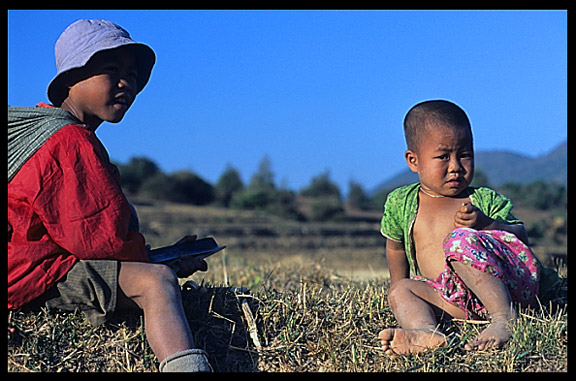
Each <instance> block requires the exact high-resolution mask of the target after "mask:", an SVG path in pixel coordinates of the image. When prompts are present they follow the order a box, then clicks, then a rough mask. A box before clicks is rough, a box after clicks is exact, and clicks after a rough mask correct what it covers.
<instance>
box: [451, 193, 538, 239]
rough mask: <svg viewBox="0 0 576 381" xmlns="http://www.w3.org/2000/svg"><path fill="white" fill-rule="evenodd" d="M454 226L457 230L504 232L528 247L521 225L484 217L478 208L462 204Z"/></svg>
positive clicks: (455, 217) (525, 234)
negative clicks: (470, 229) (471, 229)
mask: <svg viewBox="0 0 576 381" xmlns="http://www.w3.org/2000/svg"><path fill="white" fill-rule="evenodd" d="M454 226H455V227H457V228H473V229H476V230H504V231H507V232H509V233H512V234H514V235H515V236H516V237H518V239H519V240H520V241H522V242H524V243H525V244H526V245H528V234H527V233H526V229H524V225H522V224H506V223H503V222H499V221H496V220H494V219H492V218H490V217H488V216H486V215H485V214H484V213H483V212H482V211H481V210H480V209H479V208H478V207H476V206H474V205H472V204H469V203H467V202H465V203H463V204H462V206H461V207H460V210H459V211H458V212H456V215H455V216H454Z"/></svg>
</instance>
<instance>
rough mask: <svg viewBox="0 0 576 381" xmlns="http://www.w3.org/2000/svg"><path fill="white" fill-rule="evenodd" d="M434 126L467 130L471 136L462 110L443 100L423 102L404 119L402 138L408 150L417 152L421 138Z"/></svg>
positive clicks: (470, 128) (467, 121) (469, 127)
mask: <svg viewBox="0 0 576 381" xmlns="http://www.w3.org/2000/svg"><path fill="white" fill-rule="evenodd" d="M434 125H444V126H448V127H452V128H462V129H467V130H468V131H469V132H470V136H472V127H471V126H470V121H469V120H468V116H467V115H466V113H465V112H464V110H462V108H460V107H459V106H457V105H456V104H454V103H452V102H449V101H445V100H431V101H424V102H421V103H418V104H417V105H415V106H414V107H412V108H411V109H410V111H408V113H407V114H406V116H405V117H404V137H405V139H406V145H407V147H408V149H409V150H412V151H417V150H418V148H419V146H420V141H421V139H422V136H423V135H424V133H425V132H426V130H427V129H428V128H430V127H431V126H434Z"/></svg>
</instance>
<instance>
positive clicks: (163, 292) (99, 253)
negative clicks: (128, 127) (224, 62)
mask: <svg viewBox="0 0 576 381" xmlns="http://www.w3.org/2000/svg"><path fill="white" fill-rule="evenodd" d="M55 54H56V64H57V68H58V74H57V75H56V77H55V78H54V79H53V80H52V82H51V83H50V85H49V87H48V98H49V99H50V101H51V102H52V104H53V105H54V106H56V107H51V106H48V105H46V104H40V105H39V106H41V107H35V108H9V150H8V162H9V173H8V180H9V184H8V225H9V229H8V230H9V242H8V308H9V309H20V308H35V307H38V306H47V307H49V308H59V309H63V310H74V309H80V310H82V311H84V313H85V315H86V317H87V318H88V319H89V320H90V322H91V323H93V324H101V323H103V322H105V321H107V320H108V319H109V318H110V316H111V315H112V313H113V312H114V311H116V310H124V309H134V308H140V309H142V310H143V313H144V320H145V330H146V336H147V339H148V341H149V343H150V346H151V348H152V350H153V351H154V353H155V354H156V356H157V357H158V360H159V361H160V362H161V363H160V370H161V371H165V372H174V371H176V372H178V371H210V370H211V368H210V365H209V363H208V361H207V357H206V353H205V352H204V351H202V350H200V349H195V347H194V342H193V338H192V333H191V331H190V327H189V325H188V322H187V320H186V316H185V313H184V309H183V306H182V301H181V294H180V287H179V284H178V278H177V275H176V273H178V274H179V275H180V276H182V277H187V276H189V275H191V274H192V273H193V272H195V271H197V270H206V268H207V265H206V262H204V261H198V260H194V259H192V260H190V259H188V260H184V259H182V260H181V261H180V262H179V263H178V264H176V265H175V266H174V268H171V267H168V266H166V265H160V264H151V263H148V262H149V261H148V257H147V251H146V247H145V241H144V237H143V236H142V235H141V234H140V233H138V231H137V229H138V228H137V226H138V224H137V217H136V215H135V211H134V210H133V208H132V207H131V206H130V204H129V203H128V201H127V199H126V197H125V196H124V194H123V193H122V190H121V188H120V181H119V176H118V171H117V168H116V167H115V166H113V165H112V164H111V163H110V161H109V158H108V155H107V153H106V150H105V148H104V146H103V145H102V144H101V143H100V141H99V140H98V138H97V137H96V135H95V131H96V129H97V128H98V127H99V126H100V124H101V123H102V122H111V123H117V122H120V121H121V120H122V118H123V117H124V115H125V113H126V111H128V109H129V108H130V106H131V105H132V103H133V102H134V99H135V97H136V95H137V94H138V93H139V92H140V91H141V90H142V89H143V88H144V86H145V85H146V83H147V82H148V79H149V76H150V73H151V70H152V67H153V65H154V63H155V54H154V52H153V51H152V49H150V48H149V47H148V46H147V45H144V44H141V43H136V42H135V41H133V40H132V39H131V37H130V35H129V34H128V32H126V31H125V30H124V29H122V28H121V27H119V26H118V25H116V24H113V23H111V22H109V21H106V20H79V21H77V22H75V23H73V24H72V25H70V26H69V27H68V28H67V29H66V30H65V31H64V32H63V33H62V35H61V36H60V38H59V39H58V41H57V42H56V46H55ZM185 239H186V238H185Z"/></svg>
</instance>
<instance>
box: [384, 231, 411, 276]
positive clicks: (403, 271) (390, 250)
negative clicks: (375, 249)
mask: <svg viewBox="0 0 576 381" xmlns="http://www.w3.org/2000/svg"><path fill="white" fill-rule="evenodd" d="M386 261H387V262H388V270H389V271H390V281H391V283H394V282H396V281H398V280H400V279H404V278H408V276H409V275H410V268H409V267H408V260H407V259H406V252H405V251H404V243H403V242H398V241H394V240H391V239H386Z"/></svg>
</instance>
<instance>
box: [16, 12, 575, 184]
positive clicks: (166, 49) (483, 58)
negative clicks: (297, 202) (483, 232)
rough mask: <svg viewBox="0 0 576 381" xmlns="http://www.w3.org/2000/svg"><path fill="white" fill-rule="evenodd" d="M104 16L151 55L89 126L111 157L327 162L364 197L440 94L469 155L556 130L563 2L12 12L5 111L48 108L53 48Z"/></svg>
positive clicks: (561, 125) (563, 101) (220, 166)
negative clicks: (132, 91)
mask: <svg viewBox="0 0 576 381" xmlns="http://www.w3.org/2000/svg"><path fill="white" fill-rule="evenodd" d="M80 18H104V19H108V20H111V21H113V22H116V23H117V24H119V25H121V26H123V27H124V28H125V29H127V30H128V31H129V32H130V34H131V35H132V37H133V38H134V39H135V40H137V41H141V42H145V43H147V44H148V45H150V46H151V47H152V48H153V49H154V50H155V52H156V55H157V63H156V66H155V67H154V69H153V72H152V76H151V79H150V82H149V84H148V85H147V87H146V88H145V89H144V91H143V92H142V93H140V95H139V96H138V98H137V100H136V103H135V104H134V105H133V106H132V108H131V110H130V111H129V112H128V114H127V115H126V117H125V118H124V120H123V121H122V122H121V123H119V124H109V123H105V124H103V125H102V126H100V128H99V129H98V131H97V134H98V136H99V137H100V139H101V140H102V141H103V143H104V145H105V146H106V147H107V149H108V151H109V153H110V156H111V157H112V158H113V159H114V160H117V161H119V162H127V161H128V160H129V159H130V158H131V157H133V156H146V157H148V158H150V159H152V160H154V161H155V162H156V163H157V164H158V165H159V166H160V168H161V169H162V170H163V171H165V172H172V171H175V170H180V169H186V170H191V171H194V172H196V173H197V174H199V175H200V176H201V177H203V178H205V179H206V180H208V181H210V182H212V183H215V182H216V181H217V179H218V178H219V176H220V175H221V174H222V172H223V171H224V170H225V168H226V166H227V165H228V164H230V165H232V166H233V167H235V168H236V169H238V170H239V171H240V173H241V175H242V177H243V180H244V181H245V182H246V183H247V182H248V181H249V180H250V177H251V176H252V174H253V173H254V172H255V171H256V170H257V168H258V164H259V163H260V161H261V160H262V159H263V157H264V156H268V157H269V159H270V161H271V164H272V171H273V172H274V174H275V180H276V183H277V184H278V185H281V186H284V187H287V188H289V189H292V190H300V189H302V188H303V187H305V186H307V185H308V184H309V183H310V180H311V179H312V177H314V176H317V175H319V174H321V173H324V172H325V171H327V170H328V171H329V172H330V177H331V178H332V180H334V181H335V182H336V183H337V184H338V185H339V186H340V187H341V190H342V191H343V193H346V192H347V190H348V182H349V181H350V180H353V181H356V182H358V183H360V184H362V185H363V186H364V187H365V188H366V189H367V190H370V189H372V188H373V187H374V186H376V185H378V184H380V183H381V182H383V181H384V180H387V179H388V178H389V177H390V176H392V175H394V174H396V173H398V172H399V171H402V170H404V169H405V168H406V165H405V161H404V157H403V154H404V150H405V143H404V137H403V134H402V120H403V118H404V115H405V114H406V112H407V111H408V110H409V109H410V107H412V106H413V105H414V104H416V103H418V102H420V101H423V100H427V99H448V100H451V101H453V102H455V103H457V104H459V105H460V106H461V107H462V108H464V110H465V111H466V112H467V113H468V116H469V117H470V119H471V122H472V128H473V132H474V140H475V149H476V150H504V149H505V150H511V151H515V152H520V153H524V154H528V155H531V156H537V155H542V154H545V153H547V152H548V151H550V150H552V149H553V148H555V147H556V146H557V145H558V144H559V143H561V142H562V141H564V140H566V139H567V12H566V11H398V10H393V11H384V10H380V11H275V10H272V11H219V10H217V11H194V10H189V11H156V10H154V11H102V10H95V11H91V10H81V11H72V10H70V11H59V10H48V11H29V10H20V11H18V10H9V11H8V104H9V105H11V106H33V105H35V104H37V103H38V102H47V97H46V87H47V85H48V83H49V82H50V80H51V79H52V78H53V76H54V75H55V73H56V65H55V62H54V43H55V42H56V40H57V38H58V36H59V35H60V33H61V32H62V31H63V30H64V29H65V28H66V27H67V26H68V25H69V24H71V23H72V22H74V21H76V20H78V19H80Z"/></svg>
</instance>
